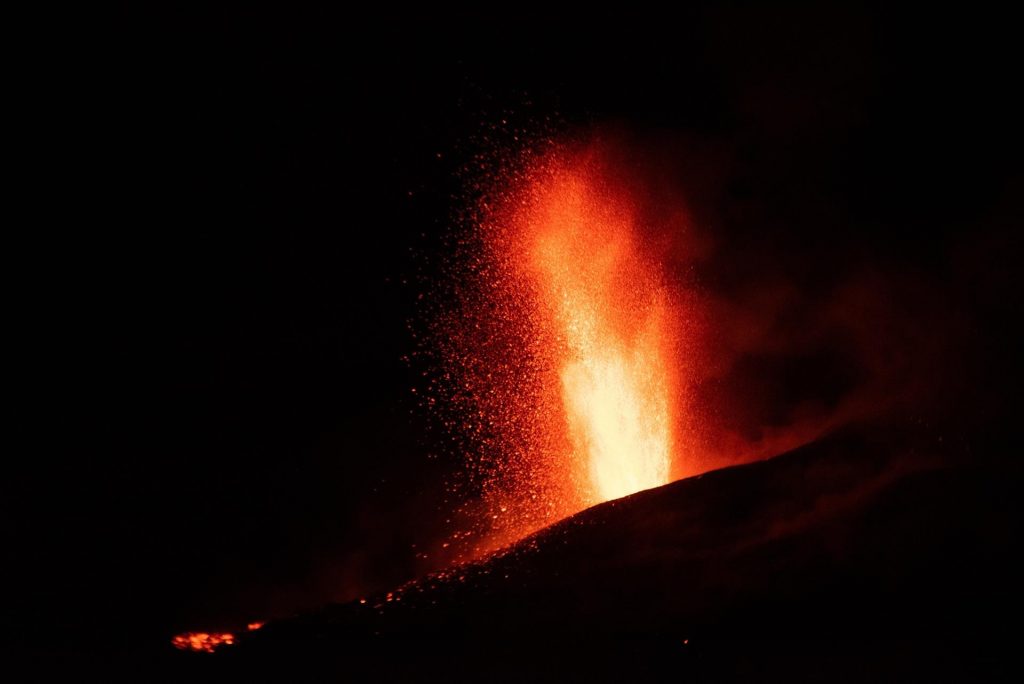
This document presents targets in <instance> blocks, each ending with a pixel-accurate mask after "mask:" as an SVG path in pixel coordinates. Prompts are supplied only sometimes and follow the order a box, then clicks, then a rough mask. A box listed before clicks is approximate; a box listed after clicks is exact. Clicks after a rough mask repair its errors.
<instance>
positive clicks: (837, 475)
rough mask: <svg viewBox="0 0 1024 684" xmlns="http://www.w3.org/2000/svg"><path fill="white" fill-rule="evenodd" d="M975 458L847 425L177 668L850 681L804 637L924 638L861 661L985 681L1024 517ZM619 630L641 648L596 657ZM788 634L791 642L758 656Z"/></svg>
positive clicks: (921, 435) (905, 434) (953, 447)
mask: <svg viewBox="0 0 1024 684" xmlns="http://www.w3.org/2000/svg"><path fill="white" fill-rule="evenodd" d="M971 456H972V443H971V442H970V440H968V439H967V438H964V437H958V436H951V435H946V434H943V433H942V431H941V430H939V429H938V428H936V427H929V426H927V425H914V426H911V427H907V426H895V425H891V424H885V425H883V424H864V425H860V426H858V427H850V428H846V429H844V430H841V431H838V432H835V433H833V434H831V435H829V436H826V437H825V438H822V439H820V440H818V441H816V442H814V443H811V444H808V445H806V446H804V447H801V448H798V449H796V450H793V451H790V452H788V453H785V454H782V455H779V456H778V457H776V458H772V459H769V460H766V461H761V462H757V463H753V464H748V465H743V466H736V467H732V468H726V469H723V470H718V471H713V472H709V473H706V474H704V475H701V476H697V477H692V478H689V479H685V480H681V481H677V482H674V483H671V484H668V485H665V486H662V487H658V488H655V489H650V490H646V491H643V492H639V493H637V494H634V495H632V496H628V497H625V498H622V499H617V500H613V501H610V502H607V503H604V504H601V505H598V506H594V507H592V508H590V509H587V510H585V511H583V512H581V513H579V514H577V515H574V516H572V517H570V518H568V519H565V520H563V521H561V522H558V523H556V524H554V525H551V526H549V527H547V528H545V529H543V530H541V531H540V532H538V533H536V534H534V535H532V536H530V537H528V538H526V539H524V540H522V541H520V542H519V543H516V544H514V545H512V546H509V547H507V548H505V549H503V550H501V551H499V552H497V553H495V554H494V555H492V556H491V557H489V558H487V559H485V560H482V561H480V562H476V563H471V564H466V565H462V566H457V567H454V568H451V569H449V570H447V571H445V572H442V573H439V574H436V575H432V576H429V577H426V578H423V579H421V580H418V581H415V582H412V583H409V584H406V585H404V586H402V587H399V588H396V589H395V590H393V591H391V592H387V593H384V594H381V595H377V596H370V597H366V598H365V599H362V600H358V601H354V602H352V603H348V604H344V605H337V606H331V607H328V608H325V609H323V610H322V611H320V612H317V613H315V614H309V615H304V616H299V617H295V618H293V619H286V620H280V621H277V622H271V623H269V624H268V625H267V626H266V628H264V629H262V630H260V631H258V632H253V633H251V634H248V635H245V636H244V637H243V638H242V639H241V643H239V644H238V645H237V646H235V647H233V648H230V649H226V650H224V651H222V652H219V653H217V654H216V655H214V656H212V657H211V656H205V655H193V654H182V655H181V656H180V658H181V660H180V661H179V664H181V665H182V666H183V667H186V666H187V667H188V668H192V667H195V668H197V669H198V670H200V671H206V672H208V673H211V672H216V673H218V676H225V675H241V674H242V673H247V672H252V671H264V669H265V668H268V667H274V666H280V667H282V668H286V670H285V671H288V672H294V671H295V669H294V668H295V667H297V666H298V667H299V668H300V669H302V668H304V667H305V666H307V665H308V666H309V667H311V668H312V671H315V672H319V673H325V672H338V673H349V674H352V673H353V672H357V673H360V676H366V677H368V676H371V675H372V676H377V677H383V678H385V679H387V678H390V677H394V678H396V679H402V678H403V677H405V676H409V675H410V673H416V677H417V678H418V679H423V678H425V677H426V678H428V679H429V677H430V676H434V677H437V678H439V679H446V680H450V679H452V678H454V679H459V678H461V677H465V678H467V679H476V678H478V677H480V676H481V673H482V672H485V671H486V668H488V667H490V668H495V669H497V668H498V665H497V662H498V661H497V660H495V659H499V660H500V662H501V667H500V669H501V671H502V672H505V673H516V674H517V676H518V675H522V676H530V677H533V676H537V675H538V674H540V673H545V674H550V675H552V676H554V674H555V673H561V674H562V675H565V674H568V673H575V674H577V675H580V676H583V677H584V678H585V679H588V680H592V679H603V678H605V677H608V678H610V679H620V678H621V677H623V676H628V675H629V674H630V673H633V674H635V673H636V672H637V670H636V668H637V667H639V668H640V669H641V671H643V672H648V671H650V672H654V671H657V670H658V668H661V667H663V666H665V665H666V664H668V665H671V666H672V667H673V668H675V670H676V671H680V672H684V673H688V674H699V673H701V672H705V673H706V672H707V670H708V668H710V669H711V670H713V671H714V672H715V673H717V675H718V676H717V677H716V679H717V678H718V677H725V678H729V677H730V676H733V675H734V676H736V677H737V678H740V677H743V676H744V673H747V674H749V672H748V669H747V668H754V669H755V670H756V669H757V668H759V667H760V666H761V665H760V664H759V663H761V664H763V663H764V662H768V663H769V664H771V663H773V662H775V664H776V665H778V664H779V663H783V662H784V663H785V669H784V671H783V672H780V673H779V674H791V673H793V672H794V670H793V668H794V667H797V668H798V670H799V668H801V667H805V666H806V667H809V668H811V669H814V668H816V667H818V665H822V664H824V663H826V662H827V669H826V671H827V672H829V673H830V674H832V675H838V674H842V673H846V674H849V671H848V669H847V668H848V665H849V662H850V661H849V659H847V658H836V657H833V656H834V655H835V654H834V653H833V654H832V655H831V656H829V657H828V658H827V659H822V652H821V650H820V649H817V648H810V649H808V653H807V657H801V658H794V657H793V655H794V653H793V650H792V649H794V648H796V647H795V646H793V643H794V641H793V640H794V639H807V638H818V637H831V638H839V639H872V638H878V637H888V638H892V637H902V638H906V637H917V638H922V637H923V638H926V639H927V641H924V642H918V643H917V644H914V645H910V646H907V645H906V644H904V645H902V646H898V645H894V642H888V643H887V645H885V646H883V647H879V646H875V647H870V646H869V647H864V646H856V648H854V647H853V646H851V647H850V651H851V652H852V651H856V652H857V655H856V656H854V657H855V658H856V660H857V661H858V662H860V663H861V664H863V663H865V662H868V663H870V662H871V661H872V659H882V660H884V661H885V663H886V669H887V671H890V672H893V671H898V667H897V669H896V670H893V662H892V661H893V660H894V659H895V661H896V664H897V666H898V665H899V663H900V662H902V663H903V664H904V665H906V666H908V667H909V666H910V665H909V663H911V662H913V663H914V665H913V668H914V671H915V672H920V668H921V667H922V662H924V663H926V665H924V667H925V668H926V670H927V669H928V668H932V667H934V668H938V669H937V670H936V672H938V671H940V670H941V671H942V672H946V673H948V671H949V670H948V668H949V667H953V666H962V667H965V668H968V667H974V666H975V659H976V658H979V657H982V656H983V655H984V653H979V652H978V651H977V650H976V649H973V650H972V648H970V647H964V645H963V644H964V643H965V641H966V642H967V643H971V644H976V643H977V642H976V641H975V638H976V637H978V636H979V635H980V634H987V635H988V636H989V637H990V638H989V639H987V640H986V642H985V643H986V644H988V648H989V649H996V648H997V647H996V644H998V643H999V639H998V636H999V635H998V634H996V633H995V632H994V631H993V630H994V626H995V625H997V624H999V621H998V619H997V618H998V616H999V615H1003V614H1018V611H1019V610H1020V605H1019V598H1018V593H1017V592H1016V591H1015V590H1014V587H1015V585H1016V582H1017V581H1018V578H1019V577H1020V571H1021V567H1020V566H1021V561H1020V558H1021V556H1020V554H1019V548H1018V547H1019V541H1018V540H1019V532H1020V529H1021V510H1020V500H1019V496H1018V492H1017V491H1016V488H1015V486H1014V485H1013V484H1012V483H1013V482H1014V481H1015V479H1016V478H1011V477H1008V476H1007V475H1008V472H1007V468H1006V467H1005V466H1001V465H998V464H997V463H996V462H995V461H985V460H984V459H978V458H977V455H976V454H973V457H971ZM969 457H971V458H969ZM983 463H984V465H983ZM737 635H740V636H745V637H748V638H749V639H751V640H752V641H748V642H743V644H744V645H742V646H740V645H738V644H737V642H735V638H736V637H737ZM623 636H629V637H644V639H642V640H637V641H632V642H627V643H629V644H632V645H626V646H624V645H623V642H622V641H617V642H616V645H615V646H614V648H610V649H605V648H603V647H600V646H595V644H601V643H606V642H607V640H608V638H610V637H623ZM726 636H727V637H729V638H731V639H733V640H734V641H732V642H721V641H715V639H716V637H726ZM953 637H956V638H957V639H958V641H957V646H956V647H955V648H953V649H949V648H947V647H946V646H945V644H946V643H947V642H946V640H947V639H950V638H953ZM778 639H786V640H788V641H786V642H784V643H782V644H776V645H774V646H771V647H770V648H767V647H766V646H765V644H775V641H773V640H778ZM752 644H760V646H752ZM829 648H830V649H835V648H837V646H835V645H832V646H830V647H829ZM921 648H926V649H928V650H929V653H930V655H929V657H928V658H924V659H922V658H921V657H920V655H921V654H920V649H921ZM826 650H827V649H826ZM983 650H984V649H983ZM595 652H596V653H595ZM987 652H988V651H985V653H987ZM585 653H590V654H591V655H589V656H585V655H583V654H585ZM538 654H541V655H538ZM695 654H697V655H695ZM700 654H703V655H700ZM779 654H785V655H779ZM776 656H778V657H779V658H781V660H779V661H777V662H776V661H774V660H773V658H775V657H776ZM766 659H767V660H766ZM865 659H866V660H865ZM186 661H187V662H186ZM544 663H556V665H553V666H548V665H545V664H544ZM630 668H632V669H630ZM645 668H650V669H649V670H648V669H645ZM828 668H832V669H834V670H835V671H834V672H833V671H832V670H829V669H828ZM855 669H856V668H855ZM857 671H859V670H857ZM431 673H432V674H431ZM428 675H429V676H428ZM510 676H511V674H510ZM839 678H840V679H842V678H843V677H839Z"/></svg>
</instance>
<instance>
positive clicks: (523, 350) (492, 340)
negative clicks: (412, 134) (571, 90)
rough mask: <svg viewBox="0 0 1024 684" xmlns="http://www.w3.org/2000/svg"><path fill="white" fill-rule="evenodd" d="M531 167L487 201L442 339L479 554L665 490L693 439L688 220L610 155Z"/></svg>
mask: <svg viewBox="0 0 1024 684" xmlns="http://www.w3.org/2000/svg"><path fill="white" fill-rule="evenodd" d="M527 156H528V159H527V161H526V162H524V163H522V164H520V165H519V166H518V167H516V168H515V169H512V170H510V169H509V168H507V167H505V168H503V169H502V170H501V171H499V172H498V173H496V174H494V176H495V177H494V178H493V179H491V181H490V182H489V183H486V184H484V185H483V186H482V187H481V198H480V200H479V203H478V209H477V211H476V212H475V213H474V214H473V215H472V217H471V224H472V225H471V229H472V230H471V234H470V238H469V239H468V240H466V242H465V244H464V246H465V245H468V246H469V249H468V250H467V251H468V252H469V258H468V263H469V273H468V275H466V274H463V275H464V277H463V278H462V281H463V283H464V284H463V285H462V286H461V288H460V289H459V295H460V297H461V308H460V309H459V311H458V312H457V313H456V315H455V316H449V317H448V318H446V319H444V320H443V324H442V327H441V332H442V333H443V334H442V335H440V336H438V338H440V339H441V341H440V342H439V346H441V347H442V348H443V349H444V354H445V357H446V359H447V367H446V368H447V371H446V376H448V377H450V378H451V379H449V380H447V383H448V384H447V387H448V388H449V389H448V390H447V393H448V395H447V399H448V403H449V404H451V405H453V406H454V407H455V408H456V409H457V413H456V416H457V418H458V420H457V422H453V425H455V426H456V427H457V428H458V432H460V433H462V434H463V435H468V437H469V441H470V443H469V444H468V445H463V446H464V451H465V452H466V453H470V454H473V456H472V458H473V459H474V462H473V466H474V467H473V468H471V469H470V470H471V471H472V472H473V473H474V477H477V480H476V482H477V483H482V485H481V486H480V489H481V493H482V495H483V496H482V506H483V510H482V511H480V510H475V512H473V511H471V512H470V517H473V516H474V515H476V516H477V519H480V518H484V519H486V520H487V525H486V526H487V528H488V530H487V532H488V533H489V536H490V540H489V541H488V542H483V543H477V545H476V546H473V547H472V549H473V550H474V551H475V552H476V553H479V552H483V551H486V550H487V548H486V547H490V548H494V547H495V546H497V545H500V544H503V543H508V542H510V541H514V540H515V539H518V538H521V537H523V536H525V535H526V534H529V533H530V532H532V531H534V530H536V529H538V528H540V527H542V526H544V525H547V524H550V523H551V522H554V521H556V520H558V519H561V518H563V517H566V516H568V515H572V514H573V513H576V512H578V511H580V510H582V509H583V508H586V507H588V506H591V505H594V504H597V503H600V502H602V501H607V500H609V499H613V498H618V497H622V496H626V495H628V494H632V493H634V492H637V491H639V490H642V489H648V488H651V487H656V486H658V485H662V484H665V483H667V482H668V481H669V480H670V478H671V476H672V474H673V473H674V472H678V471H679V468H677V465H678V464H674V463H673V456H674V455H675V456H676V457H677V458H678V456H679V454H680V453H681V451H680V442H681V439H680V435H682V434H684V433H685V431H686V421H684V420H682V418H683V413H684V408H685V407H684V406H683V396H684V395H685V392H683V391H681V389H685V387H686V383H685V380H686V375H687V374H686V363H685V359H686V358H687V357H688V355H687V354H686V353H685V352H684V351H683V347H684V346H685V345H683V344H682V343H683V342H684V341H685V340H684V336H683V333H684V332H687V331H686V330H684V328H683V325H682V322H683V321H684V319H687V320H688V317H686V316H681V315H680V312H681V311H682V308H685V307H682V308H681V304H680V302H681V300H680V290H679V288H677V287H673V286H672V285H671V283H670V280H669V276H668V274H666V273H665V272H664V271H663V268H662V260H663V258H664V256H665V252H666V250H667V249H669V247H668V244H669V243H671V240H672V238H671V235H673V234H674V233H673V231H674V232H675V233H679V232H680V231H681V230H682V229H683V228H684V227H685V226H681V225H679V221H681V220H683V219H682V218H681V217H682V216H683V215H684V214H683V213H682V211H681V210H680V211H675V212H674V213H673V210H666V208H665V207H664V206H660V205H659V206H654V207H653V208H652V205H653V204H657V203H652V201H651V200H650V199H649V197H648V196H647V194H646V193H645V192H644V190H643V188H642V187H640V186H639V185H638V184H637V183H636V179H635V178H634V177H630V175H629V174H627V173H623V172H622V170H621V169H622V166H621V165H620V164H617V163H615V162H614V161H613V158H612V155H611V154H609V153H608V151H607V149H606V148H605V147H602V146H601V145H598V144H592V145H589V146H581V147H579V148H575V149H567V148H564V147H558V146H552V149H550V150H549V151H547V152H545V153H543V154H536V155H533V156H532V157H530V156H529V155H527ZM666 217H668V218H666ZM666 235H668V236H669V237H668V238H666ZM689 318H692V317H689ZM449 340H450V341H449ZM452 379H454V382H452ZM441 384H444V382H442V383H441ZM684 470H685V468H684ZM459 534H464V533H456V535H455V537H454V539H456V540H458V541H460V542H461V541H462V540H461V539H460V537H459V536H458V535H459ZM474 543H475V542H474Z"/></svg>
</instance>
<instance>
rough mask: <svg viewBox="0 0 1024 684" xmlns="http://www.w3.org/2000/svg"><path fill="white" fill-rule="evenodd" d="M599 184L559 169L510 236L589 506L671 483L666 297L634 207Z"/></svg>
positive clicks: (588, 171)
mask: <svg viewBox="0 0 1024 684" xmlns="http://www.w3.org/2000/svg"><path fill="white" fill-rule="evenodd" d="M606 181H607V179H605V178H602V177H601V176H600V172H599V171H598V170H596V169H595V168H594V167H592V166H588V165H587V164H586V163H584V164H580V165H579V166H573V167H560V168H557V167H556V168H555V169H554V170H553V171H552V172H550V173H548V174H546V175H545V176H544V177H543V179H542V180H541V182H535V183H534V184H533V186H532V187H531V194H532V198H531V200H532V202H531V204H532V207H531V208H530V209H529V210H527V211H525V212H524V213H523V214H522V215H520V216H518V217H517V219H518V220H517V224H518V225H516V227H515V229H514V230H515V235H514V236H513V246H514V248H515V249H516V250H517V252H520V253H522V254H523V255H524V256H526V257H527V259H526V261H525V264H524V265H525V266H526V268H525V274H526V277H527V279H528V280H529V281H530V283H531V284H532V285H533V288H532V291H533V293H534V298H535V302H534V303H533V304H534V306H535V307H536V309H537V311H538V314H539V320H541V321H542V324H543V325H544V326H545V327H547V328H548V329H549V332H548V335H547V337H549V338H550V339H551V340H552V341H553V342H554V344H553V345H552V348H550V349H549V350H547V354H548V355H549V358H548V363H550V364H551V366H552V368H553V369H554V370H556V371H557V374H558V377H559V380H560V382H559V391H560V396H561V404H562V410H563V412H564V420H565V429H567V431H568V436H569V438H570V441H571V444H572V452H571V454H567V455H566V456H567V458H568V459H569V461H570V462H572V463H577V464H579V463H583V464H585V471H586V476H587V483H588V484H589V488H588V489H587V490H586V491H585V492H583V498H584V499H585V500H586V501H587V502H588V503H597V502H600V501H606V500H608V499H614V498H618V497H621V496H626V495H627V494H632V493H634V492H637V491H640V490H641V489H648V488H651V487H656V486H658V485H662V484H665V483H666V482H668V477H669V467H670V454H671V446H672V421H671V416H670V406H671V401H670V400H671V397H670V386H671V381H670V378H671V377H672V375H673V372H674V371H675V368H674V367H673V366H672V365H671V361H672V359H671V357H670V353H671V350H670V349H669V347H670V346H671V342H672V341H671V339H670V338H669V335H667V334H666V333H667V328H668V324H669V321H668V319H667V317H668V311H667V303H668V299H669V297H668V294H667V292H666V288H665V287H664V285H663V284H662V283H661V282H660V278H661V276H660V274H659V273H658V270H657V264H655V263H652V262H651V260H649V259H645V257H644V254H643V248H642V245H641V244H639V241H640V239H641V235H640V234H639V232H638V227H637V218H636V216H635V213H636V209H635V207H634V206H632V204H631V202H630V199H629V197H628V195H626V194H625V193H623V192H616V190H617V189H616V188H615V187H609V184H608V183H607V182H606Z"/></svg>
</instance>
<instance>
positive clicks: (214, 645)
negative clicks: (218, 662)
mask: <svg viewBox="0 0 1024 684" xmlns="http://www.w3.org/2000/svg"><path fill="white" fill-rule="evenodd" d="M171 643H172V644H174V647H175V648H177V649H181V650H182V651H196V652H198V653H213V652H214V651H215V650H217V649H218V648H220V647H222V646H230V645H232V644H234V643H235V635H234V634H231V633H230V632H215V633H209V632H185V633H184V634H179V635H177V636H176V637H174V638H173V639H172V640H171Z"/></svg>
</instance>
